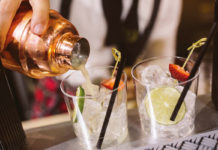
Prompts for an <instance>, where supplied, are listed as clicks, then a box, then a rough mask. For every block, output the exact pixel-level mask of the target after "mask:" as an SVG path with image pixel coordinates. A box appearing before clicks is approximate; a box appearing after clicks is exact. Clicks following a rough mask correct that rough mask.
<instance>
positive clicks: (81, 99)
mask: <svg viewBox="0 0 218 150" xmlns="http://www.w3.org/2000/svg"><path fill="white" fill-rule="evenodd" d="M84 96H85V91H84V89H83V88H82V87H78V88H77V90H76V97H77V99H76V100H77V104H78V107H79V110H80V112H81V113H82V112H83V108H84V100H85V98H84ZM72 117H73V122H75V123H76V122H77V120H78V119H77V112H76V109H75V108H74V111H73V116H72Z"/></svg>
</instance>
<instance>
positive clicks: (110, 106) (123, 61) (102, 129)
mask: <svg viewBox="0 0 218 150" xmlns="http://www.w3.org/2000/svg"><path fill="white" fill-rule="evenodd" d="M122 54H123V53H121V55H122ZM124 66H125V56H123V55H122V57H121V62H120V63H119V68H118V71H117V75H116V79H115V84H114V87H113V92H112V94H111V98H110V102H109V106H108V108H107V112H106V115H105V118H104V122H103V126H102V128H101V132H100V135H99V138H98V142H97V145H96V147H97V148H99V149H101V146H102V143H103V141H104V136H105V133H106V130H107V126H108V123H109V120H110V116H111V113H112V110H113V106H114V102H115V98H116V95H117V92H118V90H115V89H117V88H118V85H119V84H120V79H121V76H122V72H123V69H124Z"/></svg>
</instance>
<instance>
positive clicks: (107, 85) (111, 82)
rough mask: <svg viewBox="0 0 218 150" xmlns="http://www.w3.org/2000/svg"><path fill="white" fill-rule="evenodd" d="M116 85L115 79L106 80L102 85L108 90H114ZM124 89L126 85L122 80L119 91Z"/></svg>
mask: <svg viewBox="0 0 218 150" xmlns="http://www.w3.org/2000/svg"><path fill="white" fill-rule="evenodd" d="M114 83H115V78H110V79H105V80H103V81H102V82H101V85H102V86H104V87H105V88H107V89H110V90H113V87H114ZM123 88H124V83H123V81H122V80H120V84H119V87H118V91H120V90H122V89H123Z"/></svg>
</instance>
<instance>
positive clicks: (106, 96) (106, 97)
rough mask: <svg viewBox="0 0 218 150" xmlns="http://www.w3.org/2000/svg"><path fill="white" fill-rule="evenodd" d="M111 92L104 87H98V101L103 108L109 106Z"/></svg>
mask: <svg viewBox="0 0 218 150" xmlns="http://www.w3.org/2000/svg"><path fill="white" fill-rule="evenodd" d="M111 93H112V90H110V89H108V88H105V87H104V86H101V87H100V92H99V95H100V96H99V98H98V101H99V102H100V103H101V104H102V106H103V107H104V108H107V107H108V105H109V101H110V98H111Z"/></svg>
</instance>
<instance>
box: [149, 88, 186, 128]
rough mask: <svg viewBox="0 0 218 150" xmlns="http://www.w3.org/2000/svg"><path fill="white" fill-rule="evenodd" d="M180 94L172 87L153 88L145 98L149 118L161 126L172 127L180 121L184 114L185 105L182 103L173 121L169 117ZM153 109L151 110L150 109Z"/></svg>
mask: <svg viewBox="0 0 218 150" xmlns="http://www.w3.org/2000/svg"><path fill="white" fill-rule="evenodd" d="M179 96H180V93H179V91H178V90H177V89H175V88H172V87H161V88H155V89H153V90H152V91H151V92H150V95H147V96H146V97H145V107H146V110H147V112H148V114H149V116H150V117H153V116H154V117H155V119H156V121H157V122H158V123H160V124H163V125H172V124H176V123H178V122H179V121H181V120H182V119H183V117H184V115H185V113H186V106H185V103H184V102H183V103H182V106H181V107H180V110H179V112H178V114H177V117H176V119H175V121H171V120H170V117H171V115H172V112H173V110H174V108H175V106H176V103H177V101H178V99H179ZM151 108H153V109H151Z"/></svg>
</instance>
